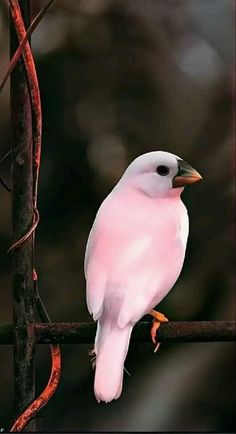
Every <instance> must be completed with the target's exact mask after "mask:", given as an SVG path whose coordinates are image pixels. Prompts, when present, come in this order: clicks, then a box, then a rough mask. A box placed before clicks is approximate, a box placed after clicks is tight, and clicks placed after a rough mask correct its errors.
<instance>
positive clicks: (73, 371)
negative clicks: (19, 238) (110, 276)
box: [0, 0, 236, 432]
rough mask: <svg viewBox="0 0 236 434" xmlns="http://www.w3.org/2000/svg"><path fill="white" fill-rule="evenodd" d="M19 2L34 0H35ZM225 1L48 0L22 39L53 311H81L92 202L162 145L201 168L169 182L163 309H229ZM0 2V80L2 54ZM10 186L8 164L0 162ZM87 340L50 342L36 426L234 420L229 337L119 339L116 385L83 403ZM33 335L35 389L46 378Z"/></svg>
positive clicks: (5, 417)
mask: <svg viewBox="0 0 236 434" xmlns="http://www.w3.org/2000/svg"><path fill="white" fill-rule="evenodd" d="M32 3H33V6H34V7H33V11H32V12H33V15H35V14H36V13H37V12H38V11H39V9H40V8H41V7H42V6H43V5H44V4H45V3H44V2H43V1H36V0H35V1H34V2H32ZM233 41H234V2H233V0H135V1H134V0H123V1H122V0H70V1H66V0H58V1H57V2H55V4H54V5H53V7H52V8H51V9H50V10H49V12H48V13H47V15H46V16H45V18H44V19H43V21H42V22H41V24H40V25H39V27H38V28H37V30H36V31H35V34H34V36H33V38H32V45H33V50H34V54H35V60H36V64H37V71H38V76H39V82H40V89H41V96H42V107H43V148H42V164H41V174H40V186H39V187H40V188H39V210H40V215H41V220H40V225H39V227H38V230H37V236H36V262H37V272H38V276H39V289H40V292H41V295H42V298H43V300H44V302H45V304H46V306H47V309H48V311H49V313H50V315H51V317H52V319H53V321H89V320H90V317H89V314H88V312H87V308H86V302H85V281H84V273H83V259H84V251H85V246H86V240H87V237H88V234H89V230H90V227H91V224H92V222H93V219H94V217H95V214H96V211H97V209H98V207H99V205H100V204H101V202H102V200H103V199H104V198H105V196H106V195H107V194H108V193H109V191H110V190H111V189H112V188H113V186H114V184H115V183H116V182H117V180H118V179H119V177H120V176H121V174H122V172H123V171H124V169H125V168H126V167H127V165H128V164H129V162H130V161H131V160H132V159H133V158H134V157H136V156H138V155H139V154H141V153H144V152H148V151H153V150H158V149H159V150H166V151H170V152H173V153H175V154H178V155H180V156H181V157H182V158H184V159H185V160H187V161H189V162H190V163H191V164H192V165H193V166H194V167H195V168H196V169H197V170H199V172H200V173H201V174H202V175H203V181H202V182H201V183H199V184H197V185H196V186H193V187H191V188H189V189H186V191H185V192H184V194H183V199H184V201H185V203H186V205H187V208H188V211H189V215H190V236H189V242H188V248H187V254H186V260H185V265H184V269H183V272H182V274H181V276H180V278H179V280H178V282H177V283H176V285H175V287H174V289H173V290H172V291H171V292H170V293H169V295H168V296H167V297H166V299H165V300H164V301H163V302H162V303H161V305H159V310H160V311H162V312H163V313H165V314H166V315H167V317H168V318H169V319H171V320H186V321H187V320H221V319H222V320H233V319H234V315H235V298H234V259H235V257H234V245H233V240H234V229H233V228H234V157H235V155H234V148H233V130H232V118H233V116H232V114H233V113H232V105H233V91H234V86H233V81H234V78H233V73H234V61H235V59H234V42H233ZM8 45H9V41H8V16H7V10H6V7H4V4H3V3H2V2H1V4H0V74H1V75H0V77H2V76H3V72H4V69H5V67H6V65H7V63H8ZM9 148H10V122H9V87H6V89H5V90H4V92H3V93H2V94H1V95H0V149H1V154H0V158H1V156H3V155H4V153H5V152H7V151H8V149H9ZM0 175H1V176H2V177H3V178H4V180H5V181H7V182H8V183H9V184H10V162H9V161H5V162H4V164H3V165H1V167H0ZM0 216H1V219H0V273H1V281H0V300H1V303H0V321H1V322H5V321H11V318H12V310H11V303H12V294H11V264H10V258H9V257H8V256H7V255H6V251H7V249H8V247H9V246H10V244H11V224H10V196H9V194H8V193H7V191H5V190H4V189H3V188H2V187H1V188H0ZM91 348H92V346H91V345H90V346H88V345H80V346H76V345H69V346H65V345H64V346H62V357H63V371H62V378H61V383H60V386H59V389H58V391H57V393H56V395H55V397H54V398H53V399H52V400H51V402H50V404H49V405H48V406H47V407H46V408H45V409H43V411H42V412H41V413H40V416H39V418H38V427H39V428H38V429H40V430H50V431H66V430H68V431H70V430H74V431H89V430H90V431H91V430H93V431H99V430H100V431H101V430H105V431H114V430H117V431H128V430H136V431H143V430H146V431H166V430H169V431H222V432H229V431H233V430H234V429H235V417H234V412H235V408H236V406H235V404H236V403H235V347H234V344H233V343H204V344H176V345H167V344H166V345H164V344H163V345H162V346H161V348H160V351H159V352H158V353H157V354H153V347H152V345H151V343H150V344H149V343H147V344H142V345H141V344H138V345H137V344H136V345H133V346H131V347H130V350H129V354H128V358H127V361H126V368H127V369H128V371H129V372H130V373H131V377H128V376H127V375H125V381H124V390H123V393H122V395H121V398H120V399H119V400H118V401H115V402H112V403H111V404H107V405H106V404H99V405H98V404H97V402H96V400H95V398H94V395H93V375H94V373H93V371H92V368H91V363H90V360H89V357H88V351H89V349H91ZM0 363H1V371H0V384H1V393H0V427H5V428H7V427H8V426H9V424H10V422H11V420H12V417H13V413H12V408H13V366H12V348H11V347H0ZM49 369H50V357H49V348H48V347H42V346H40V347H38V348H37V374H36V375H37V390H38V392H40V391H41V390H42V388H43V387H44V385H45V384H46V382H47V380H48V375H49Z"/></svg>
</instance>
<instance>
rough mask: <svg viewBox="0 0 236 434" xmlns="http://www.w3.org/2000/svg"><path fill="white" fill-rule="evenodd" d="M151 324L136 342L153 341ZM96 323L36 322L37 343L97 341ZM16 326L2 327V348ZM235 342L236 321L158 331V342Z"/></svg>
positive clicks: (166, 326) (139, 327)
mask: <svg viewBox="0 0 236 434" xmlns="http://www.w3.org/2000/svg"><path fill="white" fill-rule="evenodd" d="M150 328H151V323H149V322H138V323H137V324H136V325H135V326H134V330H133V333H132V338H131V340H132V341H133V342H151V339H150ZM95 333H96V323H51V324H45V323H36V324H35V338H36V343H38V344H46V343H52V342H59V343H62V344H89V343H93V342H94V338H95ZM12 336H13V327H12V325H10V324H5V325H0V345H11V344H12V342H13V338H12ZM235 340H236V323H235V322H234V321H178V322H169V323H163V324H162V325H161V326H160V329H159V331H158V341H159V342H166V343H168V342H176V343H178V342H233V341H235Z"/></svg>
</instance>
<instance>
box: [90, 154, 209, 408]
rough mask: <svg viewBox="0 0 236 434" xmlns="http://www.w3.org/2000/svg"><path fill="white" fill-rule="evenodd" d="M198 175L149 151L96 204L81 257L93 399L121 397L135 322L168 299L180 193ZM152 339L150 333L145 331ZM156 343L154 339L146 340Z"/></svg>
mask: <svg viewBox="0 0 236 434" xmlns="http://www.w3.org/2000/svg"><path fill="white" fill-rule="evenodd" d="M200 179H201V175H200V174H199V173H198V172H197V171H196V170H195V169H193V168H192V167H191V166H190V165H189V164H188V163H186V162H185V161H183V160H182V159H181V158H180V157H178V156H176V155H173V154H170V153H168V152H163V151H154V152H149V153H147V154H144V155H141V156H139V157H138V158H136V159H135V160H134V161H133V162H132V163H131V164H130V165H129V166H128V168H127V169H126V171H125V172H124V174H123V176H122V177H121V179H120V180H119V182H118V183H117V184H116V186H115V187H114V189H113V190H112V191H111V193H110V194H109V195H108V196H107V197H106V199H105V200H104V202H103V203H102V205H101V206H100V208H99V210H98V213H97V215H96V218H95V221H94V223H93V226H92V229H91V231H90V234H89V238H88V242H87V247H86V253H85V276H86V283H87V305H88V310H89V312H90V314H92V315H93V318H94V320H97V321H98V322H97V333H96V338H95V344H94V353H95V355H96V371H95V380H94V393H95V397H96V399H97V400H98V401H105V402H110V401H112V400H113V399H117V398H119V396H120V394H121V391H122V384H123V372H124V362H125V358H126V355H127V351H128V346H129V341H130V336H131V332H132V329H133V327H134V324H135V323H136V322H137V321H139V320H140V318H141V317H142V316H143V315H145V314H147V313H150V314H151V315H153V316H154V317H155V318H156V321H157V326H156V328H154V330H156V329H157V328H158V325H160V322H159V321H161V322H162V321H168V320H167V319H166V318H165V317H164V315H162V314H159V312H155V311H154V310H152V309H153V308H154V307H155V306H156V305H157V304H158V303H160V301H161V300H162V299H163V298H164V297H165V296H166V295H167V293H168V292H169V291H170V289H171V288H172V287H173V285H174V284H175V282H176V280H177V278H178V277H179V274H180V272H181V269H182V266H183V262H184V256H185V249H186V243H187V238H188V232H189V221H188V214H187V210H186V208H185V206H184V204H183V202H182V201H181V198H180V195H181V192H182V191H183V188H184V186H185V185H187V184H191V183H194V182H196V181H199V180H200ZM152 336H153V332H152ZM153 340H155V339H153Z"/></svg>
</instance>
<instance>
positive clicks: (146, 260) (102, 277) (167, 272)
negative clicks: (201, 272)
mask: <svg viewBox="0 0 236 434" xmlns="http://www.w3.org/2000/svg"><path fill="white" fill-rule="evenodd" d="M111 199H112V198H110V199H109V202H108V201H107V202H106V204H105V205H104V206H102V207H101V208H100V211H99V213H98V215H97V217H96V219H95V222H94V225H93V227H92V230H91V232H90V236H89V240H88V244H87V249H86V257H85V275H86V280H87V304H88V309H89V311H90V313H92V314H93V316H94V318H95V319H98V318H99V317H100V316H101V314H102V311H103V308H104V305H106V307H108V310H109V315H111V316H113V318H114V319H115V318H116V319H117V321H118V323H119V325H120V327H124V326H125V325H126V324H128V322H136V321H138V319H139V318H141V317H142V316H143V315H144V314H145V313H147V311H148V309H149V308H150V310H151V309H152V308H153V307H154V306H155V305H156V304H158V303H159V302H160V301H161V300H162V298H164V297H165V295H166V294H167V293H168V291H169V290H170V289H171V287H172V286H173V285H174V283H175V281H176V279H177V278H178V276H179V273H180V271H181V268H182V264H183V260H184V254H185V244H186V242H185V243H183V244H182V243H181V237H178V236H177V232H178V230H177V228H178V227H179V225H178V224H177V222H178V221H179V220H178V219H177V222H176V216H175V213H174V215H173V213H172V214H169V213H168V212H167V213H164V216H163V213H162V212H161V210H158V209H156V208H155V209H154V210H152V209H150V211H149V210H147V209H146V208H144V207H139V209H141V210H142V216H140V215H138V214H137V213H131V212H130V209H129V208H128V206H126V207H125V206H122V207H117V206H116V204H115V205H114V202H112V201H111ZM114 206H116V209H115V212H114ZM120 210H122V214H121V211H120ZM126 210H127V212H126ZM124 212H125V213H126V214H125V216H124ZM144 212H145V213H148V215H147V219H145V222H147V223H145V222H144V220H143V213H144ZM140 213H141V212H140ZM154 213H155V214H154ZM153 215H155V219H154V218H153ZM178 238H179V241H178Z"/></svg>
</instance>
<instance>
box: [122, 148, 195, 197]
mask: <svg viewBox="0 0 236 434" xmlns="http://www.w3.org/2000/svg"><path fill="white" fill-rule="evenodd" d="M201 179H202V177H201V175H200V174H199V173H198V172H197V171H196V170H195V169H194V168H193V167H192V166H190V164H189V163H187V162H186V161H184V160H182V158H180V157H178V156H177V155H174V154H171V153H169V152H164V151H154V152H148V153H147V154H143V155H140V156H139V157H138V158H136V159H135V160H134V161H133V162H132V163H131V164H130V165H129V166H128V168H127V169H126V171H125V173H124V175H123V177H122V178H121V182H122V183H123V182H124V183H126V184H127V183H128V184H129V185H130V186H132V187H133V188H136V189H137V190H140V191H142V192H143V193H145V194H146V195H147V196H150V197H169V196H178V195H180V194H181V192H182V190H183V188H184V187H185V186H186V185H188V184H193V183H194V182H197V181H200V180H201Z"/></svg>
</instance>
